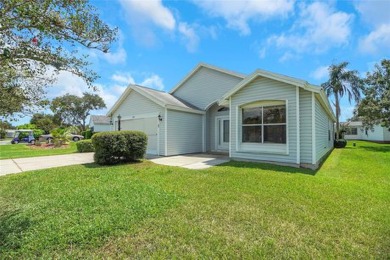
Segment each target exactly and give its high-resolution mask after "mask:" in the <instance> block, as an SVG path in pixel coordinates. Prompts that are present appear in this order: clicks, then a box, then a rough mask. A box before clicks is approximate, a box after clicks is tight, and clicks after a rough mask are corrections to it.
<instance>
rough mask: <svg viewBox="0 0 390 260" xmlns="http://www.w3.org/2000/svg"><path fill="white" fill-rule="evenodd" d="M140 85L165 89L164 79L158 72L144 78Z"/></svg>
mask: <svg viewBox="0 0 390 260" xmlns="http://www.w3.org/2000/svg"><path fill="white" fill-rule="evenodd" d="M140 85H141V86H145V87H149V88H154V89H157V90H164V83H163V79H162V78H161V77H160V76H158V75H156V74H152V75H151V76H149V77H147V78H146V79H144V80H143V81H142V82H141V84H140Z"/></svg>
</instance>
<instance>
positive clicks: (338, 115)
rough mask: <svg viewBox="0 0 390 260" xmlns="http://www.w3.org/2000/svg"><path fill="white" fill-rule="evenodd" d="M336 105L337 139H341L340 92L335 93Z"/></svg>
mask: <svg viewBox="0 0 390 260" xmlns="http://www.w3.org/2000/svg"><path fill="white" fill-rule="evenodd" d="M334 99H335V105H336V140H338V139H340V103H339V94H338V93H337V92H336V93H335V94H334Z"/></svg>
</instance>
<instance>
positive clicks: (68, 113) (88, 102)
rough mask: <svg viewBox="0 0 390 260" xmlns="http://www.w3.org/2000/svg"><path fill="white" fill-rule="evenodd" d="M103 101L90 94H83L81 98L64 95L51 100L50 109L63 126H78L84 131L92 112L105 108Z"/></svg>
mask: <svg viewBox="0 0 390 260" xmlns="http://www.w3.org/2000/svg"><path fill="white" fill-rule="evenodd" d="M105 107H106V104H105V103H104V101H103V99H102V98H101V97H100V96H98V95H96V94H90V93H83V97H78V96H75V95H70V94H66V95H64V96H61V97H57V98H55V99H53V101H52V102H51V105H50V109H51V110H52V111H53V113H54V115H55V116H57V117H58V118H61V121H62V122H63V123H65V124H69V125H75V126H80V127H81V128H82V129H83V130H85V129H86V123H87V122H86V120H87V117H88V116H89V115H90V112H91V111H92V110H97V109H102V108H105Z"/></svg>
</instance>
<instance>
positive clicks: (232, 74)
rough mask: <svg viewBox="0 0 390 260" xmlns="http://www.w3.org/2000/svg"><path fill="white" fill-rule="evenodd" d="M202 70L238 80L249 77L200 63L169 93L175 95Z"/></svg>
mask: <svg viewBox="0 0 390 260" xmlns="http://www.w3.org/2000/svg"><path fill="white" fill-rule="evenodd" d="M202 68H206V69H210V70H214V71H218V72H221V73H224V74H227V75H230V76H233V77H237V78H240V79H244V78H245V77H246V76H247V75H245V74H242V73H239V72H235V71H232V70H227V69H223V68H220V67H217V66H214V65H211V64H208V63H204V62H200V63H198V65H196V66H195V68H193V69H192V70H191V71H190V72H189V73H188V74H187V75H186V76H185V77H184V78H183V79H182V80H181V81H180V82H179V83H178V84H177V85H176V86H175V87H173V88H172V90H171V91H169V93H170V94H173V93H174V92H175V91H176V90H178V89H179V88H180V87H181V86H182V85H184V83H185V82H187V81H188V80H189V79H190V78H191V77H192V76H193V75H194V74H195V73H196V72H198V71H199V70H200V69H202Z"/></svg>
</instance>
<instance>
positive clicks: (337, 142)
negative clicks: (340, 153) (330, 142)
mask: <svg viewBox="0 0 390 260" xmlns="http://www.w3.org/2000/svg"><path fill="white" fill-rule="evenodd" d="M345 146H347V140H345V139H339V140H334V147H335V148H344V147H345Z"/></svg>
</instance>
